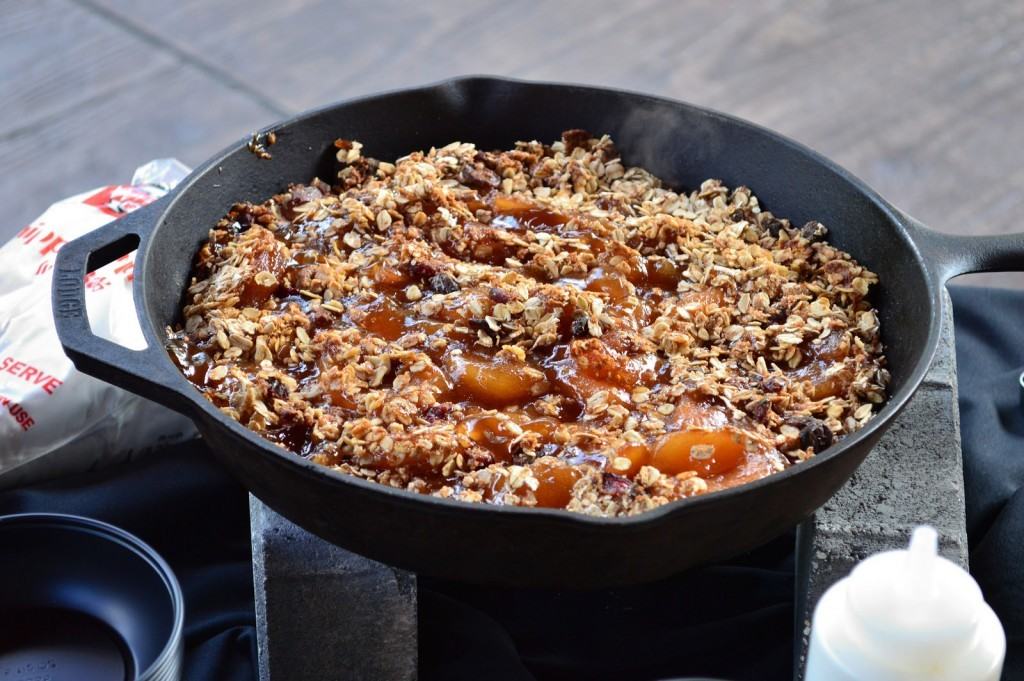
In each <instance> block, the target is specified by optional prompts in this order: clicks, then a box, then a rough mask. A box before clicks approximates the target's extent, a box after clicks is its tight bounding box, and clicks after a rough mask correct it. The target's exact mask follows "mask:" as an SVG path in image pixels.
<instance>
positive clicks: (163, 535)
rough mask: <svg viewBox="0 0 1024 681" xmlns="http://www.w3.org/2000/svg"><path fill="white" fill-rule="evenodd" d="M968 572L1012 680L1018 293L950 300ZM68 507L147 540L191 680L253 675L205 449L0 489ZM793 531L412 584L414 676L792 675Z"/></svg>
mask: <svg viewBox="0 0 1024 681" xmlns="http://www.w3.org/2000/svg"><path fill="white" fill-rule="evenodd" d="M951 293H952V295H953V301H954V308H955V319H956V338H957V362H958V365H959V381H960V409H961V429H962V435H963V441H964V468H965V482H966V492H967V515H968V531H969V536H970V548H971V570H972V572H973V573H974V575H975V577H976V578H977V579H978V582H979V583H980V584H981V586H982V589H983V591H984V593H985V597H986V599H987V600H988V601H989V602H990V603H991V604H992V606H993V607H994V608H995V610H996V612H997V614H998V615H999V617H1000V619H1001V620H1002V622H1003V625H1004V627H1005V628H1006V631H1007V634H1008V639H1009V653H1008V657H1007V666H1006V673H1005V674H1004V678H1006V679H1010V680H1014V679H1024V567H1022V566H1024V411H1022V407H1021V404H1020V396H1019V389H1018V387H1017V376H1018V375H1019V373H1020V371H1021V370H1022V369H1024V343H1021V342H1020V341H1019V340H1018V337H1019V335H1020V333H1021V331H1024V293H1021V292H1009V291H998V290H987V289H966V288H962V289H954V290H952V291H951ZM29 511H49V512H64V513H75V514H80V515H86V516H91V517H94V518H98V519H100V520H105V521H107V522H110V523H113V524H115V525H118V526H120V527H123V528H125V529H127V530H128V531H130V532H132V533H134V534H136V535H138V536H139V537H141V538H142V539H144V540H145V541H146V542H148V543H150V544H151V545H152V546H153V547H154V548H155V549H156V550H157V551H158V552H160V553H161V554H162V555H163V556H164V557H165V558H166V559H167V561H168V563H170V565H171V567H172V568H173V569H174V571H175V573H176V574H177V575H178V579H179V581H180V582H181V585H182V589H183V590H184V593H185V601H186V634H185V643H186V673H185V678H186V679H187V680H188V681H243V680H245V681H250V680H254V679H256V645H255V617H254V613H253V593H252V574H251V567H250V545H249V521H248V505H247V499H246V495H245V491H244V490H243V489H241V488H240V487H239V486H238V485H237V484H236V483H235V482H234V481H233V480H231V479H230V478H229V477H228V476H227V475H226V474H225V472H224V471H223V470H221V469H220V468H219V467H218V466H217V464H216V463H215V462H214V461H213V460H212V459H211V458H210V456H209V453H208V452H207V451H206V450H205V448H204V446H203V445H201V444H193V445H185V446H179V447H173V448H169V449H167V450H165V451H163V452H161V453H159V454H157V455H155V456H150V457H147V458H146V459H143V460H141V461H138V462H136V463H132V464H128V465H124V466H119V467H115V468H111V469H108V470H105V471H100V472H96V473H89V474H85V475H81V476H77V477H74V478H69V479H66V480H62V481H59V482H53V483H46V484H41V485H36V486H32V487H29V488H25V489H21V490H15V491H10V492H5V493H2V494H0V514H7V513H19V512H29ZM792 548H793V537H792V535H787V536H785V537H782V538H780V539H778V540H776V541H774V542H772V543H770V544H768V545H767V546H764V547H762V548H760V549H758V550H757V551H754V552H752V553H751V554H749V555H747V556H744V557H742V558H740V559H736V560H733V561H729V562H728V563H726V564H720V565H715V566H709V567H705V568H700V569H697V570H692V571H689V572H687V573H685V574H683V575H679V576H678V577H675V578H672V579H669V580H666V581H664V582H660V583H658V584H651V585H645V586H640V587H631V588H624V589H615V590H610V591H601V592H559V593H554V592H539V591H532V590H531V591H528V590H504V589H491V588H483V587H470V586H466V585H459V584H452V583H446V582H442V581H438V580H429V579H422V580H421V582H420V656H421V678H422V679H424V680H425V681H431V680H439V679H445V680H451V681H461V680H463V679H483V678H486V679H495V680H502V679H507V680H509V681H534V680H538V681H539V680H547V679H558V680H561V679H566V680H573V679H588V680H589V679H595V680H601V679H626V680H632V679H659V678H667V677H672V676H695V675H705V676H714V677H717V678H722V679H734V680H736V681H741V680H746V679H758V680H766V679H767V680H773V679H780V680H781V679H789V678H791V677H792V640H793V639H792V636H793V593H794V574H793V569H794V565H793V556H792Z"/></svg>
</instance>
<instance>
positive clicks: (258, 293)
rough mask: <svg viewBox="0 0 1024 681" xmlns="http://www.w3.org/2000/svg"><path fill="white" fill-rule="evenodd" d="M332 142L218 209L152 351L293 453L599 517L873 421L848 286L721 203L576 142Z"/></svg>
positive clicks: (866, 350)
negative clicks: (317, 165)
mask: <svg viewBox="0 0 1024 681" xmlns="http://www.w3.org/2000/svg"><path fill="white" fill-rule="evenodd" d="M336 148H337V156H338V160H339V163H340V171H339V173H338V177H337V179H336V181H335V183H334V184H333V185H328V184H327V183H326V182H322V181H320V180H314V181H313V182H312V183H311V184H309V185H293V186H291V187H290V188H289V189H288V191H286V192H284V193H282V194H279V195H277V196H274V197H272V198H271V199H269V200H267V201H265V202H263V203H260V204H250V203H245V204H237V205H235V206H234V207H233V208H232V209H231V210H230V211H229V212H228V214H227V215H226V217H225V218H224V219H222V220H221V221H220V222H219V223H218V224H217V225H216V227H215V228H214V229H213V230H212V231H211V232H210V238H209V240H208V241H207V242H206V243H205V244H204V245H203V246H202V248H201V249H200V251H199V254H198V255H197V258H196V264H195V268H194V272H193V274H194V276H193V279H192V281H191V285H190V287H189V289H188V293H187V294H186V305H185V306H184V308H183V319H184V320H185V321H184V324H183V325H182V326H181V327H179V328H177V329H169V330H168V333H169V348H170V350H171V353H172V355H173V357H174V359H175V361H176V362H178V364H179V365H180V367H181V368H182V371H183V372H184V373H185V375H186V376H187V377H188V378H189V379H190V380H191V381H192V382H193V383H194V384H195V385H196V387H197V389H199V390H200V391H202V392H203V393H204V395H206V397H207V398H209V399H210V400H211V401H212V402H213V403H214V404H215V405H217V406H218V407H219V408H220V409H221V410H222V411H223V412H224V413H225V414H227V415H228V416H230V417H231V418H235V419H237V420H239V421H241V422H242V423H244V424H245V425H246V426H248V427H249V428H251V429H252V430H254V431H256V432H258V433H260V434H261V435H262V436H263V437H265V438H267V439H268V440H270V441H271V442H274V443H276V444H278V445H279V446H281V447H285V448H287V449H289V450H291V451H293V452H295V453H296V454H299V455H302V456H306V457H310V458H312V459H314V460H315V461H318V462H319V463H322V464H323V465H325V466H331V467H334V468H337V469H339V470H341V471H343V472H345V473H348V474H351V475H355V476H359V477H362V478H366V479H369V480H373V481H376V482H378V483H381V484H385V485H390V486H393V487H401V488H405V489H409V490H413V491H417V492H422V493H427V494H433V495H437V496H442V497H449V498H455V499H462V500H467V501H481V502H487V503H494V504H510V505H521V506H538V507H546V508H567V509H569V510H573V511H579V512H583V513H591V514H596V515H626V514H633V513H639V512H642V511H645V510H649V509H651V508H655V507H657V506H660V505H663V504H665V503H668V502H670V501H673V500H676V499H680V498H683V497H687V496H692V495H695V494H701V493H704V492H707V491H713V490H716V489H721V488H725V487H731V486H734V485H738V484H741V483H744V482H748V481H751V480H755V479H758V478H762V477H764V476H766V475H770V474H772V473H774V472H777V471H781V470H783V469H784V468H786V467H788V466H791V465H795V464H797V463H798V462H799V461H801V460H803V459H806V458H808V457H810V456H813V455H814V454H815V453H820V452H821V451H822V450H823V449H825V448H827V447H828V446H829V445H830V444H832V442H833V440H834V439H835V438H836V437H841V436H842V435H844V434H846V433H848V432H851V431H853V430H856V429H857V428H859V427H860V426H861V425H862V424H863V423H864V422H865V421H867V419H869V418H870V417H871V415H872V414H873V411H874V409H875V407H876V405H878V404H880V403H881V402H882V401H883V400H884V395H885V385H886V382H887V380H888V373H887V372H886V370H885V368H884V358H883V355H882V345H881V342H880V340H879V337H878V321H877V315H876V313H875V311H874V310H873V309H872V307H871V305H870V303H869V301H868V300H867V297H866V296H867V293H868V289H869V287H870V286H871V285H872V284H874V283H875V282H876V280H877V279H876V277H875V275H874V274H872V273H871V272H870V271H868V270H866V269H865V268H864V267H862V266H861V265H859V264H858V263H857V262H855V261H854V260H853V259H852V258H850V256H849V255H847V254H846V253H843V252H842V251H839V250H837V249H835V248H834V247H832V246H830V245H829V244H828V243H827V242H825V241H824V240H823V237H824V234H825V228H824V227H823V226H822V225H820V224H819V223H817V222H811V223H807V224H805V225H803V226H800V227H798V226H794V225H792V224H790V223H789V222H788V221H786V220H783V219H779V218H776V217H774V216H773V215H772V214H771V213H769V212H768V211H766V210H763V209H762V207H761V206H760V204H759V203H758V201H757V199H756V197H754V196H753V195H752V194H751V193H750V191H749V190H748V189H746V188H744V187H738V188H736V189H733V190H730V189H728V188H726V187H724V186H722V185H721V183H719V182H717V181H714V180H709V181H707V182H705V183H703V184H702V185H701V187H700V188H699V189H697V190H695V191H693V192H690V193H678V192H675V191H672V190H669V189H666V188H665V187H663V186H662V185H661V183H660V182H659V181H658V180H657V178H656V177H654V176H653V175H651V174H650V173H648V172H646V171H644V170H642V169H639V168H626V167H625V166H624V165H623V163H622V161H621V159H620V156H619V154H618V151H617V150H616V148H615V146H614V144H613V143H612V142H611V140H610V139H608V138H607V137H600V138H595V137H591V136H590V135H588V134H586V133H583V132H582V131H568V132H566V133H565V134H564V135H563V137H562V139H561V140H559V141H556V142H555V143H553V144H550V145H546V144H540V143H537V142H528V143H518V144H517V145H516V146H515V147H514V148H513V149H511V150H508V151H503V152H483V151H479V150H477V149H476V148H475V147H474V146H473V145H472V144H465V143H453V144H450V145H448V146H446V147H443V148H440V149H431V150H429V151H427V152H415V153H412V154H410V155H408V156H406V157H403V158H401V159H399V160H398V161H396V162H395V163H386V162H380V161H376V160H373V159H370V158H367V157H365V156H363V155H362V149H361V145H359V143H357V142H352V141H347V140H338V141H337V142H336Z"/></svg>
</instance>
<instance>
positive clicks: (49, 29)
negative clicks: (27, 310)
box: [0, 0, 1024, 287]
mask: <svg viewBox="0 0 1024 681" xmlns="http://www.w3.org/2000/svg"><path fill="white" fill-rule="evenodd" d="M467 73H490V74H498V75H509V76H515V77H521V78H533V79H548V80H564V81H577V82H585V83H594V84H602V85H609V86H620V87H626V88H629V89H633V90H644V91H648V92H652V93H655V94H659V95H665V96H670V97H676V98H679V99H684V100H688V101H691V102H694V103H697V104H702V105H706V106H710V107H713V108H716V109H720V110H723V111H727V112H729V113H732V114H736V115H739V116H742V117H745V118H748V119H750V120H753V121H755V122H757V123H760V124H762V125H766V126H768V127H771V128H774V129H776V130H779V131H780V132H782V133H784V134H786V135H789V136H791V137H793V138H795V139H797V140H799V141H801V142H803V143H805V144H808V145H810V146H811V147H813V148H815V149H817V150H818V151H820V152H822V153H823V154H825V155H827V156H829V157H831V158H832V159H834V160H835V161H837V162H838V163H840V164H841V165H843V166H845V167H847V168H848V169H850V170H851V171H853V172H854V173H855V174H857V175H858V176H860V177H861V178H862V179H864V180H865V181H866V182H868V183H869V184H870V185H872V186H874V187H875V188H876V189H877V190H879V192H881V193H882V194H883V195H884V196H886V197H887V198H888V199H890V200H891V201H892V202H893V203H895V204H896V205H897V206H900V207H901V208H903V209H905V210H907V211H908V212H910V213H911V214H913V215H915V216H916V217H918V218H920V219H921V220H923V221H924V222H926V223H927V224H930V225H932V226H933V227H935V228H936V229H941V230H945V231H951V232H959V233H964V234H991V233H998V232H1010V231H1022V230H1024V219H1022V217H1021V216H1022V215H1024V153H1022V152H1024V2H1005V1H1000V0H977V1H974V2H971V3H963V2H957V1H956V0H912V1H900V2H892V1H889V0H874V1H864V2H856V3H853V2H839V1H838V0H834V1H829V0H799V1H797V0H767V1H766V2H759V3H751V2H728V1H725V2H723V1H718V0H702V1H687V2H674V1H673V0H632V1H631V2H585V1H583V0H562V1H561V2H557V3H556V2H543V1H540V0H538V1H529V2H509V1H507V0H483V1H480V2H455V1H453V0H439V1H433V2H423V3H405V2H397V1H395V0H375V1H374V2H372V3H371V2H367V3H363V2H354V1H351V0H350V1H348V2H336V1H332V0H277V1H276V2H270V1H268V0H251V1H249V2H244V3H243V2H232V1H230V0H179V1H178V2H175V3H167V2H162V1H161V0H0V101H2V102H3V106H2V107H0V167H2V168H3V172H2V173H0V200H2V201H3V202H4V204H5V205H7V206H8V208H7V209H6V210H5V211H4V217H3V219H2V220H0V241H5V240H6V239H7V238H9V237H10V236H11V235H13V234H14V233H15V232H16V231H17V230H18V229H20V228H21V227H22V226H23V225H24V224H25V223H27V222H28V221H29V220H30V219H32V218H34V217H35V216H36V215H38V214H39V212H41V211H42V210H43V209H44V208H45V207H46V206H47V205H48V204H49V203H51V202H52V201H54V200H56V199H58V198H60V197H62V196H67V195H69V194H72V193H75V192H79V191H82V190H85V189H88V188H90V187H93V186H96V185H100V184H105V183H109V182H115V181H127V180H128V179H129V178H130V176H131V172H132V170H133V169H134V168H135V167H136V166H137V165H138V164H140V163H142V162H144V161H147V160H149V159H152V158H156V157H163V156H176V157H177V158H179V159H181V160H182V161H184V162H186V163H189V164H197V163H199V162H200V161H202V160H203V159H204V158H205V157H207V156H208V155H210V154H211V153H213V152H215V151H216V150H218V149H219V148H221V147H223V146H225V145H226V144H228V143H230V142H232V141H234V140H237V139H239V138H242V137H245V136H246V135H247V134H248V133H249V132H251V131H252V130H253V129H254V128H257V127H261V126H264V125H267V124H270V123H272V122H274V121H275V120H277V119H279V118H282V117H284V116H286V115H288V114H290V113H293V112H297V111H300V110H303V109H306V108H309V107H313V106H317V105H320V104H325V103H329V102H332V101H335V100H339V99H343V98H347V97H352V96H356V95H361V94H365V93H370V92H374V91H377V90H383V89H389V88H394V87H398V86H403V85H411V84H421V83H427V82H430V81H434V80H440V79H443V78H447V77H450V76H454V75H459V74H467ZM754 189H755V191H756V187H755V188H754ZM971 280H972V281H975V282H979V281H983V282H986V283H994V284H998V285H1012V286H1018V287H1024V276H1021V275H985V276H983V277H980V278H973V277H972V278H971Z"/></svg>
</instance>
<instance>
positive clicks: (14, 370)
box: [0, 356, 64, 395]
mask: <svg viewBox="0 0 1024 681" xmlns="http://www.w3.org/2000/svg"><path fill="white" fill-rule="evenodd" d="M0 372H3V373H8V374H10V375H11V376H15V377H17V378H20V379H23V380H25V381H27V382H28V383H31V384H33V385H39V386H42V388H43V392H45V393H46V394H47V395H52V394H53V392H54V391H55V390H56V389H57V388H59V387H61V386H62V385H64V381H62V380H60V379H59V378H56V377H55V376H51V375H50V374H48V373H46V372H45V371H43V370H42V369H40V368H39V367H34V366H32V365H31V364H28V363H27V362H22V361H21V360H18V359H15V358H14V357H10V356H7V357H4V358H3V359H0Z"/></svg>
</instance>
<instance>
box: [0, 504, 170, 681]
mask: <svg viewBox="0 0 1024 681" xmlns="http://www.w3.org/2000/svg"><path fill="white" fill-rule="evenodd" d="M16 525H29V526H35V527H54V528H60V529H77V530H85V531H87V532H89V533H91V534H93V535H95V536H97V537H100V538H102V539H105V540H107V541H112V542H114V543H115V544H118V545H120V546H122V547H123V548H125V549H127V550H129V551H130V552H132V553H133V554H135V555H136V556H137V557H138V558H141V559H142V560H143V561H145V562H146V563H148V564H149V566H150V567H151V568H153V571H154V572H155V573H156V574H158V575H159V576H160V579H162V580H163V582H164V586H166V587H167V593H168V595H169V596H170V598H171V608H172V610H173V611H174V625H173V626H172V627H171V633H170V635H169V636H168V637H167V643H166V644H165V645H164V648H163V650H161V651H160V654H159V655H157V657H156V659H155V660H153V662H152V663H151V664H150V665H149V667H147V668H146V669H145V670H144V671H141V672H139V673H138V674H136V677H135V678H137V679H139V681H146V679H149V678H157V677H156V675H157V674H159V673H161V672H163V670H164V669H165V668H166V667H167V666H168V665H170V664H171V663H172V658H173V657H174V656H176V655H177V654H178V651H179V650H180V649H181V646H182V641H183V640H184V638H183V637H184V633H185V596H184V594H183V593H182V591H181V585H180V584H179V583H178V578H177V577H175V575H174V570H172V569H171V566H170V565H168V564H167V561H165V560H164V559H163V557H161V556H160V554H159V553H157V552H156V551H155V550H154V549H153V547H152V546H150V545H149V544H147V543H146V542H144V541H142V540H141V539H139V538H138V537H136V536H135V535H134V534H132V533H131V532H129V531H127V530H124V529H121V528H120V527H117V526H116V525H111V524H110V523H105V522H103V521H102V520H96V519H95V518H87V517H85V516H80V515H74V514H71V513H12V514H9V515H0V531H2V530H3V528H5V527H11V526H16Z"/></svg>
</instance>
